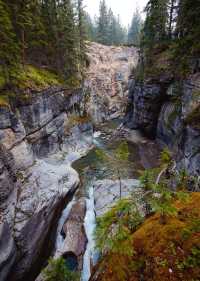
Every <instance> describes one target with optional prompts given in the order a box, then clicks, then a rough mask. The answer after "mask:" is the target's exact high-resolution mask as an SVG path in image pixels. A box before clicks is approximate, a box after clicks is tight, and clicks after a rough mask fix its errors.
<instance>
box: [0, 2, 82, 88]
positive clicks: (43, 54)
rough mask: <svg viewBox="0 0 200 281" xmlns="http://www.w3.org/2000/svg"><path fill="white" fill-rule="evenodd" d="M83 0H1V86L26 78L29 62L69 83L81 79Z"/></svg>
mask: <svg viewBox="0 0 200 281" xmlns="http://www.w3.org/2000/svg"><path fill="white" fill-rule="evenodd" d="M83 17H84V12H83V6H82V0H79V1H77V3H75V2H74V1H71V0H63V1H54V0H52V1H45V0H44V1H43V0H41V1H40V0H34V1H4V0H1V1H0V21H1V24H0V41H1V48H0V67H1V69H0V73H1V75H0V77H1V85H0V86H1V88H3V87H5V86H6V84H8V83H12V82H15V81H16V80H17V78H19V79H18V80H23V79H22V78H20V77H18V76H19V72H21V74H22V75H26V72H27V69H26V65H27V64H32V65H34V66H37V67H41V68H42V69H44V70H45V69H48V70H51V71H53V72H54V73H56V74H59V75H60V78H61V79H62V78H64V79H65V81H67V82H68V84H73V83H75V82H77V80H81V77H79V76H78V74H80V73H81V72H82V70H81V69H82V68H83V67H84V63H85V59H84V54H85V39H86V32H85V30H84V28H85V27H84V24H83V22H84V20H83ZM23 71H24V72H25V73H23ZM30 74H32V72H31V73H30Z"/></svg>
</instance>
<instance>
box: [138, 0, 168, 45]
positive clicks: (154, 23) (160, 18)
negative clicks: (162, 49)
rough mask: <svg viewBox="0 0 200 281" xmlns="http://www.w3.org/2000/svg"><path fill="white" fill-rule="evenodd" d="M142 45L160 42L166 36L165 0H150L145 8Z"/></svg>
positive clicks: (166, 9)
mask: <svg viewBox="0 0 200 281" xmlns="http://www.w3.org/2000/svg"><path fill="white" fill-rule="evenodd" d="M145 11H146V20H145V24H144V30H143V32H144V41H143V43H144V45H146V46H148V47H152V46H153V45H154V44H160V43H161V42H163V41H164V40H165V39H166V36H167V21H168V6H167V1H166V0H150V1H149V2H148V3H147V6H146V8H145Z"/></svg>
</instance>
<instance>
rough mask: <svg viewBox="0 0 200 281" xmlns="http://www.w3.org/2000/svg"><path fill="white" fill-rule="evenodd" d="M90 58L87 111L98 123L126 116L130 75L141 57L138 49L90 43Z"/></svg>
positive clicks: (87, 79)
mask: <svg viewBox="0 0 200 281" xmlns="http://www.w3.org/2000/svg"><path fill="white" fill-rule="evenodd" d="M88 60H89V62H88V63H89V67H88V71H87V78H86V81H85V91H86V92H89V93H90V98H88V103H87V104H88V106H87V111H88V112H89V113H90V115H91V117H92V119H93V121H94V123H96V124H99V123H101V122H103V121H105V120H108V119H110V118H116V117H119V116H123V114H124V111H125V108H126V102H127V96H128V81H129V76H130V75H131V72H132V69H133V68H134V67H135V66H136V64H137V60H138V54H137V49H136V48H134V47H125V46H119V47H116V46H104V45H101V44H97V43H89V46H88Z"/></svg>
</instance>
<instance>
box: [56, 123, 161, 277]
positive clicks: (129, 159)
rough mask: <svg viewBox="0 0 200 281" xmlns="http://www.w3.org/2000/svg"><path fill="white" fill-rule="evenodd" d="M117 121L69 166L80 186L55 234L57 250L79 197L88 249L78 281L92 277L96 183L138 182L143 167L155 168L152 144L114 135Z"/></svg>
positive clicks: (98, 133) (102, 130)
mask: <svg viewBox="0 0 200 281" xmlns="http://www.w3.org/2000/svg"><path fill="white" fill-rule="evenodd" d="M119 124H120V120H116V121H112V122H108V123H106V124H104V125H102V126H101V127H99V128H98V131H96V132H94V136H93V144H94V147H93V148H92V149H91V150H90V151H89V152H88V153H87V155H86V156H84V157H82V158H81V159H79V160H77V161H75V162H74V163H73V164H72V167H73V168H74V169H75V170H76V171H77V172H78V173H79V175H80V178H81V186H80V188H79V190H78V192H77V193H76V196H75V198H74V199H73V201H72V202H71V203H69V204H68V206H66V208H65V210H64V211H63V213H62V216H61V218H60V221H59V225H58V231H57V240H56V244H57V249H59V247H62V245H63V242H64V240H63V237H62V235H61V230H62V226H63V224H64V222H65V221H66V219H67V217H68V215H69V212H70V210H71V208H72V206H73V204H74V203H75V201H76V200H78V199H79V198H85V200H86V215H85V220H84V227H85V232H86V236H87V240H88V243H87V247H86V251H85V254H84V257H83V271H82V276H81V281H88V280H89V278H90V275H91V264H92V265H94V264H95V263H96V261H97V258H98V255H97V253H96V252H95V241H94V239H93V232H94V230H95V199H94V188H93V186H94V183H95V182H97V181H98V180H105V179H109V180H113V181H115V180H119V179H138V178H139V176H140V175H141V173H142V171H143V170H145V169H146V168H153V167H156V166H157V165H158V162H159V161H158V159H159V149H158V148H157V145H156V144H155V143H153V142H151V141H148V140H146V139H145V138H143V137H141V136H140V135H139V134H138V132H134V134H133V137H132V140H131V141H130V140H127V138H125V137H122V136H116V135H115V132H116V129H117V128H118V126H119Z"/></svg>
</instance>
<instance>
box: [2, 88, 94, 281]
mask: <svg viewBox="0 0 200 281" xmlns="http://www.w3.org/2000/svg"><path fill="white" fill-rule="evenodd" d="M83 105H84V95H83V94H82V90H81V89H80V90H74V91H68V90H65V89H62V88H58V87H51V88H49V89H46V90H45V91H42V92H37V93H29V95H28V96H27V95H26V94H24V95H23V96H20V97H17V98H16V99H15V100H14V101H13V104H10V105H7V106H5V105H3V106H1V107H0V211H1V216H0V280H1V281H4V280H12V281H13V280H27V279H26V277H27V274H30V272H32V277H31V278H34V274H35V272H37V270H38V268H39V267H41V264H42V261H43V260H44V259H45V257H46V258H47V257H48V255H49V254H50V252H51V250H52V246H53V235H54V234H55V229H56V223H57V221H58V218H59V214H60V212H61V211H62V208H63V206H64V204H66V202H67V200H68V199H69V198H70V196H71V195H72V194H73V193H74V192H75V190H76V188H77V187H78V184H79V176H78V174H77V173H76V172H75V170H73V169H72V168H71V166H70V160H69V161H66V163H65V162H64V163H63V162H61V161H59V159H58V161H55V159H52V160H51V158H50V156H51V155H56V153H57V154H59V153H60V156H59V157H62V153H67V152H70V153H71V154H72V153H73V152H74V153H76V152H80V153H81V152H84V151H85V150H86V149H88V147H89V146H91V143H92V125H91V123H90V122H89V121H88V119H87V117H85V116H84V117H83V116H82V110H83ZM75 157H76V156H75ZM50 241H51V242H50ZM11 267H12V269H11ZM8 275H9V276H8ZM24 278H25V279H24ZM30 280H31V279H30Z"/></svg>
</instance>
